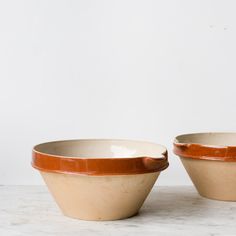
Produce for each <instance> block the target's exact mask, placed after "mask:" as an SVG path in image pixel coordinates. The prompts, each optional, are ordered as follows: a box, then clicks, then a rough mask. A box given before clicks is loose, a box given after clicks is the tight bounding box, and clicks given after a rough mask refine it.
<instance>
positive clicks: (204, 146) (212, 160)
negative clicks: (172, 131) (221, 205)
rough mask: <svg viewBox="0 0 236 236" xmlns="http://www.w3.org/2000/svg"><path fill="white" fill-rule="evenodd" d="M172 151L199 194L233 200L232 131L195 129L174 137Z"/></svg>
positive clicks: (235, 151) (235, 152)
mask: <svg viewBox="0 0 236 236" xmlns="http://www.w3.org/2000/svg"><path fill="white" fill-rule="evenodd" d="M174 153H175V154H176V155H178V156H180V158H181V161H182V163H183V165H184V167H185V169H186V171H187V172H188V174H189V176H190V178H191V180H192V181H193V183H194V185H195V187H196V188H197V190H198V192H199V194H200V195H202V196H204V197H207V198H211V199H217V200H225V201H236V133H196V134H185V135H180V136H177V137H176V138H175V141H174Z"/></svg>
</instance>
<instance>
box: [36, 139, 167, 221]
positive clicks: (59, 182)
mask: <svg viewBox="0 0 236 236" xmlns="http://www.w3.org/2000/svg"><path fill="white" fill-rule="evenodd" d="M32 166H33V167H34V168H36V169H38V170H39V171H40V173H41V175H42V177H43V179H44V181H45V183H46V184H47V186H48V188H49V190H50V192H51V193H52V195H53V197H54V198H55V200H56V202H57V204H58V205H59V207H60V208H61V210H62V212H63V213H64V214H65V215H66V216H69V217H73V218H78V219H84V220H117V219H122V218H127V217H130V216H132V215H135V214H136V213H137V212H138V211H139V209H140V207H141V206H142V204H143V202H144V201H145V199H146V197H147V196H148V194H149V192H150V190H151V189H152V187H153V185H154V183H155V181H156V179H157V177H158V176H159V174H160V172H161V171H162V170H164V169H166V168H167V167H168V160H167V151H166V148H165V147H163V146H161V145H157V144H153V143H148V142H142V141H129V140H109V139H106V140H92V139H91V140H89V139H88V140H67V141H55V142H49V143H43V144H39V145H37V146H35V147H34V149H33V158H32Z"/></svg>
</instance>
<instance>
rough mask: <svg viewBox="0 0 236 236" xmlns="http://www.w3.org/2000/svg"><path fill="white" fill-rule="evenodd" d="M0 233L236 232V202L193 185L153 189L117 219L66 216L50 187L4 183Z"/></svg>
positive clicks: (0, 197) (0, 192) (0, 196)
mask: <svg viewBox="0 0 236 236" xmlns="http://www.w3.org/2000/svg"><path fill="white" fill-rule="evenodd" d="M0 235H1V236H12V235H14V236H23V235H24V236H25V235H32V236H37V235H42V236H45V235H50V236H52V235H59V236H60V235H66V236H72V235H97V236H99V235H135V236H138V235H181V236H185V235H186V236H187V235H191V236H192V235H211V236H213V235H214V236H217V235H224V236H227V235H234V236H235V235H236V202H221V201H214V200H208V199H204V198H202V197H200V196H199V195H198V194H197V192H196V191H195V189H194V188H193V187H184V186H179V187H158V186H157V187H154V189H153V190H152V192H151V193H150V195H149V197H148V198H147V200H146V202H145V204H144V205H143V207H142V208H141V210H140V213H139V214H138V215H136V216H134V217H132V218H129V219H126V220H118V221H103V222H92V221H81V220H75V219H70V218H68V217H65V216H63V215H62V214H61V212H60V210H59V209H58V207H57V205H56V204H55V202H54V201H53V199H52V197H51V195H50V194H49V192H48V191H47V189H46V187H45V186H0Z"/></svg>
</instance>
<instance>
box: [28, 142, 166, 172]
mask: <svg viewBox="0 0 236 236" xmlns="http://www.w3.org/2000/svg"><path fill="white" fill-rule="evenodd" d="M66 141H70V140H66ZM71 141H74V140H71ZM124 141H130V140H124ZM36 146H38V145H36ZM36 146H35V147H36ZM160 146H161V145H160ZM35 147H34V148H33V153H32V162H31V164H32V166H33V167H34V168H35V169H38V170H40V171H44V172H53V173H64V174H79V175H90V176H104V175H133V174H145V173H152V172H159V171H162V170H164V169H166V168H167V167H168V166H169V163H168V153H167V150H165V152H163V153H162V154H161V156H160V157H148V156H144V157H130V158H129V157H128V158H124V157H122V158H93V157H92V158H79V157H63V156H59V155H52V154H47V153H43V152H39V151H36V150H35Z"/></svg>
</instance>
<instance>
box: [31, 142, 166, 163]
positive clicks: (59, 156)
mask: <svg viewBox="0 0 236 236" xmlns="http://www.w3.org/2000/svg"><path fill="white" fill-rule="evenodd" d="M76 141H79V142H88V141H92V142H93V141H96V142H99V141H106V142H110V141H119V142H136V143H143V144H145V143H146V144H153V145H155V146H157V147H160V148H162V149H163V150H164V151H163V152H162V153H160V154H161V155H162V156H152V158H162V157H163V156H164V155H165V152H166V151H167V149H166V147H165V146H164V145H161V144H157V143H154V142H149V141H143V140H134V139H109V138H102V139H99V138H91V139H89V138H88V139H65V140H54V141H49V142H43V143H39V144H37V145H35V146H34V147H33V152H35V153H40V154H44V155H48V156H52V157H58V158H65V157H67V158H81V159H131V158H142V157H143V156H135V157H120V158H119V157H75V156H74V157H73V156H64V155H54V154H49V153H46V152H41V151H38V150H36V148H37V147H38V146H41V145H44V144H53V143H62V142H76Z"/></svg>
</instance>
